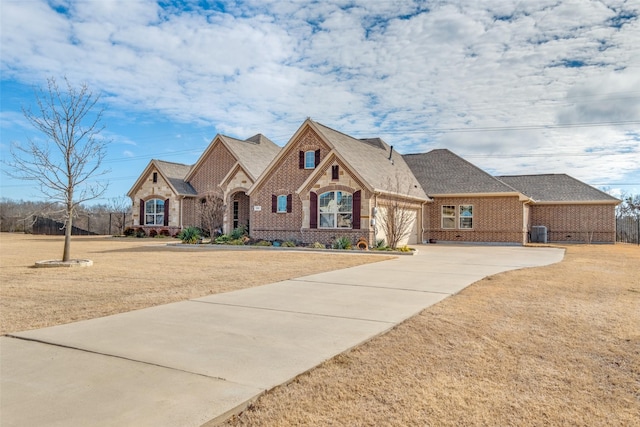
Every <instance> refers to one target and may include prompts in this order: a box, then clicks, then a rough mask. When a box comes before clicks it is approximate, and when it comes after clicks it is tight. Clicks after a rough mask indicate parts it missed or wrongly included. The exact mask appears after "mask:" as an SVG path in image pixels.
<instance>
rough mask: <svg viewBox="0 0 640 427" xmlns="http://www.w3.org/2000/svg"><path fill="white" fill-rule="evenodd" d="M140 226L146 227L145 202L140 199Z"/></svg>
mask: <svg viewBox="0 0 640 427" xmlns="http://www.w3.org/2000/svg"><path fill="white" fill-rule="evenodd" d="M138 222H139V224H140V225H144V200H142V199H140V221H138Z"/></svg>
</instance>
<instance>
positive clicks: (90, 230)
mask: <svg viewBox="0 0 640 427" xmlns="http://www.w3.org/2000/svg"><path fill="white" fill-rule="evenodd" d="M132 224H133V218H132V217H131V214H130V213H127V214H124V213H109V212H105V213H91V214H86V213H81V214H79V215H78V216H77V217H76V218H74V220H73V229H72V234H73V235H96V234H100V235H120V234H123V233H124V230H125V229H126V228H127V227H131V226H132ZM0 231H7V232H14V233H15V232H24V233H31V234H50V235H61V234H64V224H63V222H62V221H61V220H59V219H54V218H48V217H42V216H35V215H34V216H28V217H26V218H16V217H2V218H0Z"/></svg>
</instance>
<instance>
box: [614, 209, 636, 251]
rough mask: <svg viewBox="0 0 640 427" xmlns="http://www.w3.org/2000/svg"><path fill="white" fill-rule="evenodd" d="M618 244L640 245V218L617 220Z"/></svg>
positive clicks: (628, 217) (632, 217) (630, 217)
mask: <svg viewBox="0 0 640 427" xmlns="http://www.w3.org/2000/svg"><path fill="white" fill-rule="evenodd" d="M616 242H620V243H635V244H636V245H640V216H624V217H621V218H617V219H616Z"/></svg>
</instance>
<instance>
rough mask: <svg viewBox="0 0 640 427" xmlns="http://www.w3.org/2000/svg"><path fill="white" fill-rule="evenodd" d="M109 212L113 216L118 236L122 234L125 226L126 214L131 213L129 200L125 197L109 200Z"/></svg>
mask: <svg viewBox="0 0 640 427" xmlns="http://www.w3.org/2000/svg"><path fill="white" fill-rule="evenodd" d="M109 211H110V212H111V213H112V214H113V222H114V223H115V226H116V228H117V229H118V230H120V234H124V226H125V225H127V213H128V212H129V211H131V199H129V198H128V197H127V196H118V197H113V198H111V199H110V200H109Z"/></svg>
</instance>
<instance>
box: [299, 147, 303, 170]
mask: <svg viewBox="0 0 640 427" xmlns="http://www.w3.org/2000/svg"><path fill="white" fill-rule="evenodd" d="M298 168H300V169H304V151H300V153H299V157H298Z"/></svg>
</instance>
